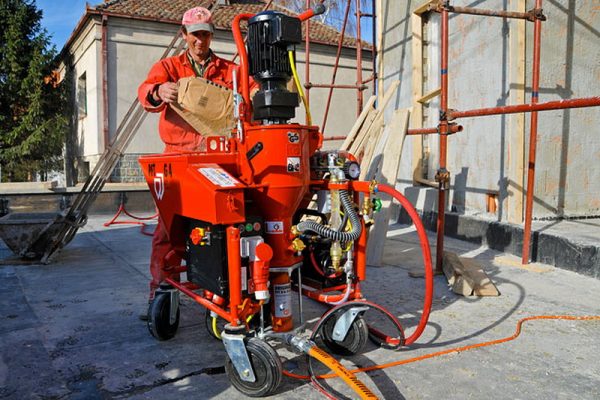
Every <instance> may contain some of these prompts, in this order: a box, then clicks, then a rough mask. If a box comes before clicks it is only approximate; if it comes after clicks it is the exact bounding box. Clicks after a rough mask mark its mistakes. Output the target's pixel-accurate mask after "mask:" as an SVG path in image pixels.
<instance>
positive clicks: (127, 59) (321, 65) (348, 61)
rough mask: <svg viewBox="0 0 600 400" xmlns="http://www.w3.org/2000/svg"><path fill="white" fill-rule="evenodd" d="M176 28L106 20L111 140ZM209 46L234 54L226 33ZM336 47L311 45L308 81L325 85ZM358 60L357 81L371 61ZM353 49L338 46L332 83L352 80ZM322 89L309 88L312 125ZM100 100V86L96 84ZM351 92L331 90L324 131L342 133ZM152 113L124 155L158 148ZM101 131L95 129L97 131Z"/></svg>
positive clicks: (301, 69)
mask: <svg viewBox="0 0 600 400" xmlns="http://www.w3.org/2000/svg"><path fill="white" fill-rule="evenodd" d="M177 29H178V27H176V26H174V25H171V24H164V23H156V22H146V21H136V20H124V19H119V18H109V20H108V60H109V61H108V82H109V84H108V96H109V131H110V137H111V138H113V137H114V134H115V132H116V130H117V127H118V124H119V123H120V121H121V120H122V119H123V117H124V116H125V113H126V112H127V110H128V109H129V107H130V105H131V103H132V102H133V100H134V99H135V97H136V96H137V88H138V85H139V84H140V83H141V82H142V81H143V80H144V79H145V77H146V75H147V73H148V71H149V70H150V68H151V66H152V65H153V64H154V63H155V62H156V61H157V60H158V59H159V58H160V57H161V55H162V54H163V52H164V50H165V48H166V47H167V46H168V45H169V43H170V42H171V40H172V39H173V36H174V35H175V33H176V31H177ZM211 47H212V48H213V50H214V51H215V53H216V54H217V55H219V56H220V57H222V58H225V59H232V58H233V56H234V54H236V48H235V45H234V43H233V37H232V34H231V32H229V31H222V30H218V31H216V32H215V36H214V38H213V42H212V45H211ZM303 50H304V46H303V45H300V46H298V49H297V54H296V58H297V69H298V74H299V76H300V80H301V82H304V74H305V56H304V51H303ZM335 55H336V48H335V47H332V46H324V45H319V44H312V46H311V59H310V63H311V70H310V74H311V80H312V81H313V82H314V83H329V82H330V79H331V74H332V68H333V63H334V62H335ZM363 59H365V61H364V63H363V68H364V71H363V79H365V78H367V77H368V76H370V74H371V71H372V64H371V61H370V59H369V57H368V56H367V54H365V56H363ZM355 60H356V51H355V50H353V49H344V50H343V53H342V58H341V60H340V65H339V69H338V73H337V83H343V84H350V83H351V84H353V83H354V82H355V81H356V61H355ZM371 93H372V92H371V89H370V88H369V89H367V90H365V91H364V98H365V101H366V100H367V99H368V97H369V96H370V95H371ZM327 94H328V90H327V89H319V88H313V89H312V90H311V91H310V101H311V112H312V118H313V124H318V125H322V122H323V116H324V112H325V105H326V100H327ZM98 96H99V99H101V87H98ZM356 107H357V106H356V91H355V90H348V89H336V90H334V94H333V97H332V101H331V107H330V111H329V116H328V122H327V130H326V134H327V135H329V136H339V135H345V134H346V133H347V132H348V131H349V130H350V129H351V127H352V125H353V123H354V120H355V119H356ZM304 116H305V112H304V107H303V106H300V107H299V108H298V109H296V118H295V119H294V120H293V121H294V122H302V123H304V120H305V117H304ZM157 128H158V114H149V113H148V114H146V115H145V118H144V122H143V123H142V124H141V126H140V128H139V130H138V133H137V134H136V136H135V137H134V139H133V141H132V142H131V144H130V145H129V147H128V149H127V152H128V153H136V154H139V153H156V152H161V151H162V149H163V147H164V146H163V144H162V142H161V141H160V138H159V136H158V131H157ZM100 132H101V131H100V130H98V133H97V134H98V135H100V134H101V133H100Z"/></svg>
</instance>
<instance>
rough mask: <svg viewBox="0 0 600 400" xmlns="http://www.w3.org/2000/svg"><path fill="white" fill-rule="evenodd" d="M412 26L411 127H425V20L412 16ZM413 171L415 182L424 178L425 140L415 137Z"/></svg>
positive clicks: (412, 142) (415, 15) (412, 147)
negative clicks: (420, 100) (422, 99)
mask: <svg viewBox="0 0 600 400" xmlns="http://www.w3.org/2000/svg"><path fill="white" fill-rule="evenodd" d="M411 26H412V38H411V42H412V74H411V76H412V104H413V107H412V116H411V121H410V122H411V127H412V128H422V127H423V104H422V103H419V99H420V98H422V97H423V20H422V18H421V16H420V15H418V14H413V15H412V16H411ZM410 141H411V144H412V145H411V150H412V160H411V167H412V171H413V181H414V182H417V180H418V179H420V178H422V177H423V157H424V155H423V138H422V137H414V138H411V139H410Z"/></svg>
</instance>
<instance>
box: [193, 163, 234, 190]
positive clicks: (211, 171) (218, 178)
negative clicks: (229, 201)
mask: <svg viewBox="0 0 600 400" xmlns="http://www.w3.org/2000/svg"><path fill="white" fill-rule="evenodd" d="M198 172H200V173H201V174H202V175H204V176H205V177H206V178H207V179H208V180H209V181H211V182H212V183H213V184H214V185H216V186H221V187H232V186H237V185H239V184H240V182H239V181H238V180H237V179H235V178H234V177H233V176H231V175H229V173H227V172H226V171H225V170H223V169H221V168H198Z"/></svg>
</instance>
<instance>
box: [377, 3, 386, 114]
mask: <svg viewBox="0 0 600 400" xmlns="http://www.w3.org/2000/svg"><path fill="white" fill-rule="evenodd" d="M375 15H376V16H377V27H376V28H377V43H376V46H377V95H378V96H381V94H382V93H383V87H384V83H385V82H384V78H383V77H384V76H385V64H384V63H383V57H384V55H385V50H384V46H385V42H384V40H385V36H384V34H383V31H384V29H385V17H386V15H387V13H385V12H384V11H383V0H377V2H376V3H375ZM378 103H379V102H378Z"/></svg>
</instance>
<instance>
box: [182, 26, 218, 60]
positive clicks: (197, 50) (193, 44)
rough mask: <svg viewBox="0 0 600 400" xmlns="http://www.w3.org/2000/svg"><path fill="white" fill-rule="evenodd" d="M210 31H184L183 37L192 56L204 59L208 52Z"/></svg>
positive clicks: (210, 37) (210, 38)
mask: <svg viewBox="0 0 600 400" xmlns="http://www.w3.org/2000/svg"><path fill="white" fill-rule="evenodd" d="M212 35H213V34H212V33H211V32H209V31H196V32H192V33H184V34H183V38H184V39H185V41H186V42H187V45H188V48H189V49H190V53H192V56H194V58H199V59H200V60H204V59H205V58H206V57H208V55H209V54H210V41H211V40H212Z"/></svg>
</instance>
